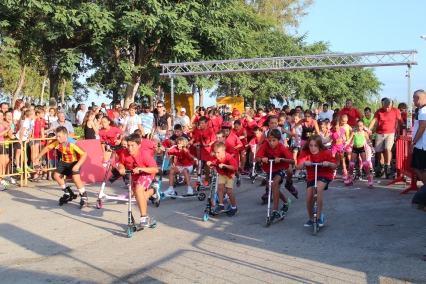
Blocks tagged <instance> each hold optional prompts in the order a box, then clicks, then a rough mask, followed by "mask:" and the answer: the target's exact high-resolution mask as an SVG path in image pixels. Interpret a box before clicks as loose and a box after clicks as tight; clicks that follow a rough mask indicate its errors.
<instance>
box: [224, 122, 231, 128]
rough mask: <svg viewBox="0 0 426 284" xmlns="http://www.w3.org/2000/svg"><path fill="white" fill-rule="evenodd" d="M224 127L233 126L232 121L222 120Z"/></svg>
mask: <svg viewBox="0 0 426 284" xmlns="http://www.w3.org/2000/svg"><path fill="white" fill-rule="evenodd" d="M222 128H232V123H231V122H230V121H224V122H222Z"/></svg>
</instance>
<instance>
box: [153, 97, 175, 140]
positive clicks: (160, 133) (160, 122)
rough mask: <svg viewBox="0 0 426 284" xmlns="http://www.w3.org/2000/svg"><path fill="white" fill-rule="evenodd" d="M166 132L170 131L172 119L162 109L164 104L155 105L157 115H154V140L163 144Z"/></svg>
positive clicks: (160, 102)
mask: <svg viewBox="0 0 426 284" xmlns="http://www.w3.org/2000/svg"><path fill="white" fill-rule="evenodd" d="M167 130H172V118H171V117H170V115H169V114H168V113H167V112H166V109H165V108H164V102H162V101H159V102H158V103H157V113H156V114H154V138H157V139H160V141H161V142H163V141H164V140H165V139H166V132H167Z"/></svg>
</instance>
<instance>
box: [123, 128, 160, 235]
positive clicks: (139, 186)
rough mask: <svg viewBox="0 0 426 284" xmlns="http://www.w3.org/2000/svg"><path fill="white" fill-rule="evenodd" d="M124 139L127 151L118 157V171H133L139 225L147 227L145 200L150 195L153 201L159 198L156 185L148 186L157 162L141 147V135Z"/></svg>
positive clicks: (154, 172) (124, 172)
mask: <svg viewBox="0 0 426 284" xmlns="http://www.w3.org/2000/svg"><path fill="white" fill-rule="evenodd" d="M126 141H127V151H123V153H122V154H121V155H120V157H119V161H118V171H119V172H120V174H121V175H125V174H126V170H132V171H133V174H132V185H131V186H132V190H133V193H134V195H135V198H136V202H137V203H138V206H139V210H140V213H141V218H140V225H141V227H148V226H149V218H148V216H147V200H148V198H149V197H151V196H152V198H153V199H154V202H158V200H159V199H160V195H159V194H158V193H157V191H158V188H157V187H158V185H157V184H153V185H152V186H151V187H150V185H151V183H152V181H153V180H154V177H155V174H156V173H158V168H157V163H156V162H155V161H154V158H153V156H152V155H150V154H149V153H147V152H146V151H144V150H142V149H141V137H140V136H139V135H138V134H135V133H133V134H131V135H129V136H127V137H126ZM155 185H157V186H155Z"/></svg>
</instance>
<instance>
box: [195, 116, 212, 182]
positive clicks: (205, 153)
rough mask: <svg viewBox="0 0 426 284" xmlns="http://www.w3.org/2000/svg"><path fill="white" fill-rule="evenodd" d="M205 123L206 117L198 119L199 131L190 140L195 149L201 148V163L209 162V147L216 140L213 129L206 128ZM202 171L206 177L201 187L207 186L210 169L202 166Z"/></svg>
mask: <svg viewBox="0 0 426 284" xmlns="http://www.w3.org/2000/svg"><path fill="white" fill-rule="evenodd" d="M207 121H208V119H207V117H205V116H202V117H200V119H199V120H198V124H199V129H198V131H197V132H196V134H195V136H194V138H193V139H192V145H194V146H195V147H197V146H200V147H201V161H203V162H207V161H209V160H210V152H211V145H212V144H213V143H214V141H215V140H216V136H215V133H214V132H213V129H211V128H207ZM204 171H205V173H206V176H205V180H204V184H203V185H204V186H209V179H210V167H208V166H207V165H204Z"/></svg>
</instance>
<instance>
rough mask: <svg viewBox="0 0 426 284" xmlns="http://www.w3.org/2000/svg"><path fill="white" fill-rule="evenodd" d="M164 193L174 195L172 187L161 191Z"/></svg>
mask: <svg viewBox="0 0 426 284" xmlns="http://www.w3.org/2000/svg"><path fill="white" fill-rule="evenodd" d="M163 193H164V195H175V189H174V188H173V187H169V188H168V189H167V190H166V191H164V192H163Z"/></svg>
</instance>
